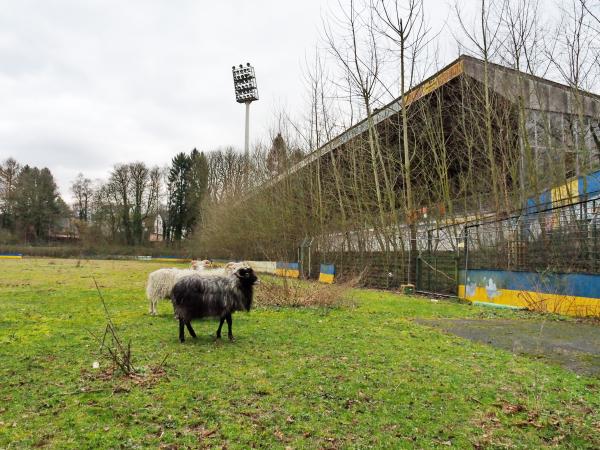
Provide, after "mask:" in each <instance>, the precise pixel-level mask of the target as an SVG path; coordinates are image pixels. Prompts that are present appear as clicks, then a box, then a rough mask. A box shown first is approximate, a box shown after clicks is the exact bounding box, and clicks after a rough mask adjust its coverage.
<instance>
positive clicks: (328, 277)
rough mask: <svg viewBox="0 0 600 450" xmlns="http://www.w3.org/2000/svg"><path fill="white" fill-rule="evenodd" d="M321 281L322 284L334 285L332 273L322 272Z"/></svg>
mask: <svg viewBox="0 0 600 450" xmlns="http://www.w3.org/2000/svg"><path fill="white" fill-rule="evenodd" d="M319 281H320V282H321V283H329V284H332V283H333V275H332V274H330V273H323V272H321V273H320V274H319Z"/></svg>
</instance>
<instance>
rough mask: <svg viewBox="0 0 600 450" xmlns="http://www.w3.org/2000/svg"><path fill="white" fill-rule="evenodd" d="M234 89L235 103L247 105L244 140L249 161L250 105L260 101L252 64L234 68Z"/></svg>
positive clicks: (245, 152)
mask: <svg viewBox="0 0 600 450" xmlns="http://www.w3.org/2000/svg"><path fill="white" fill-rule="evenodd" d="M231 71H232V72H233V88H234V89H235V101H236V102H238V103H245V104H246V129H245V140H244V154H245V156H246V161H248V158H249V154H250V103H252V102H253V101H255V100H258V89H257V87H256V76H255V75H254V67H252V66H251V65H250V63H246V65H245V66H243V65H241V64H240V65H239V67H236V66H233V67H232V68H231Z"/></svg>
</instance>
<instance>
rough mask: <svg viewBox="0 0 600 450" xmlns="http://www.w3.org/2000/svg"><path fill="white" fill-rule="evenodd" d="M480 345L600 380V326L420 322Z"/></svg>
mask: <svg viewBox="0 0 600 450" xmlns="http://www.w3.org/2000/svg"><path fill="white" fill-rule="evenodd" d="M415 322H417V323H419V324H421V325H427V326H431V327H434V328H437V329H440V330H443V331H445V332H448V333H452V334H455V335H457V336H460V337H463V338H466V339H470V340H472V341H476V342H483V343H486V344H489V345H492V346H494V347H498V348H502V349H504V350H508V351H511V352H513V353H516V354H522V355H529V356H533V357H536V358H542V359H544V360H547V361H549V362H552V363H557V364H560V365H561V366H563V367H566V368H567V369H570V370H572V371H574V372H576V373H580V374H584V375H593V376H598V377H600V326H597V325H593V324H582V323H576V322H557V321H531V320H508V319H503V320H492V319H488V320H486V319H417V320H416V321H415Z"/></svg>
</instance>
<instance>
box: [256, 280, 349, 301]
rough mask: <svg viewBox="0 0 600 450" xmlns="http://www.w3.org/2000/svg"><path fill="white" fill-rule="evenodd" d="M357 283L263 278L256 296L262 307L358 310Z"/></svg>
mask: <svg viewBox="0 0 600 450" xmlns="http://www.w3.org/2000/svg"><path fill="white" fill-rule="evenodd" d="M355 286H356V281H355V280H349V281H345V282H343V283H336V284H323V283H311V282H306V281H303V280H297V279H288V278H283V279H282V278H275V277H269V276H261V284H260V287H259V289H257V292H256V305H257V306H259V307H291V308H338V307H351V306H355V301H354V295H353V292H354V291H353V288H354V287H355Z"/></svg>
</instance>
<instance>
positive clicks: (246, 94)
mask: <svg viewBox="0 0 600 450" xmlns="http://www.w3.org/2000/svg"><path fill="white" fill-rule="evenodd" d="M231 71H232V72H233V87H234V89H235V100H236V102H238V103H249V102H253V101H255V100H258V89H257V87H256V77H255V75H254V67H252V66H251V65H250V63H247V64H246V65H245V66H242V65H241V64H240V65H239V67H235V66H233V67H232V68H231Z"/></svg>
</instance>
